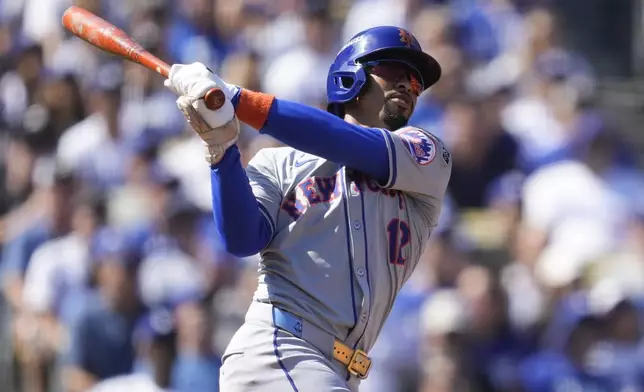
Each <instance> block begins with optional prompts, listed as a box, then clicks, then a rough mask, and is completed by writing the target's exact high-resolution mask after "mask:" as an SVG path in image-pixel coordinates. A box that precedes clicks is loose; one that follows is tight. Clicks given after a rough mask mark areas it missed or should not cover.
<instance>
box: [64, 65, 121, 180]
mask: <svg viewBox="0 0 644 392" xmlns="http://www.w3.org/2000/svg"><path fill="white" fill-rule="evenodd" d="M122 77H123V76H122V67H121V66H120V64H118V63H110V64H107V65H104V66H103V67H101V68H100V70H99V72H98V74H97V75H96V80H95V81H94V85H93V89H92V95H91V96H90V105H89V106H90V112H91V113H92V114H91V115H90V116H88V117H87V118H86V119H85V120H83V121H81V122H80V123H78V124H76V125H74V126H73V127H71V128H69V129H67V130H66V131H65V132H64V134H63V136H62V137H61V140H60V143H59V145H58V159H59V160H60V162H62V164H64V165H65V166H67V167H70V168H72V169H73V170H74V172H75V173H76V174H77V175H78V176H80V178H81V179H82V180H83V181H84V182H86V183H88V184H89V185H90V186H92V187H94V188H97V189H104V190H105V189H106V188H107V187H110V186H114V185H118V184H120V183H121V182H122V181H123V177H124V175H125V173H124V167H123V165H124V163H125V162H124V160H125V157H124V156H123V154H124V151H123V149H124V147H123V145H122V144H121V137H122V132H121V129H120V124H119V121H118V120H119V109H120V108H121V85H122V82H123V79H122Z"/></svg>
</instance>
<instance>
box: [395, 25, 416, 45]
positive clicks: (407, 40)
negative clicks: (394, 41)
mask: <svg viewBox="0 0 644 392" xmlns="http://www.w3.org/2000/svg"><path fill="white" fill-rule="evenodd" d="M398 34H400V42H402V43H404V44H405V45H407V47H409V48H411V45H412V44H413V43H414V37H412V35H411V34H409V31H407V30H405V29H398Z"/></svg>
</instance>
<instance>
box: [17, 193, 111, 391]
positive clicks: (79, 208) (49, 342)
mask: <svg viewBox="0 0 644 392" xmlns="http://www.w3.org/2000/svg"><path fill="white" fill-rule="evenodd" d="M80 196H83V195H80ZM78 199H79V200H76V201H75V202H74V208H73V212H72V223H71V229H72V230H71V232H70V233H69V234H67V235H65V236H63V237H60V238H56V239H52V240H49V241H47V242H45V243H43V244H42V245H41V246H39V247H38V249H36V251H35V252H34V254H33V256H32V257H31V260H30V262H29V265H28V267H27V270H26V272H25V279H24V288H23V297H22V302H23V309H22V311H21V313H20V314H19V315H18V317H17V319H16V323H17V329H16V332H17V335H16V338H17V340H16V343H17V344H18V345H19V346H18V350H19V352H20V354H21V358H20V359H21V366H22V368H21V371H22V372H21V373H22V374H23V385H24V388H25V389H29V390H34V391H35V390H40V391H45V390H47V383H46V381H47V378H46V377H45V378H43V374H46V373H45V371H46V370H48V368H49V366H51V365H52V363H53V361H54V360H55V358H56V356H57V354H58V353H59V352H60V351H61V349H62V347H63V345H64V341H65V328H67V327H69V325H70V324H71V322H73V317H74V314H73V313H74V312H77V311H78V309H75V308H76V307H77V306H78V305H79V303H78V300H77V299H76V298H72V296H75V295H78V293H79V292H80V291H81V290H82V289H83V288H85V287H86V285H87V284H88V283H89V278H90V265H89V245H90V241H91V238H92V236H93V234H94V230H95V228H96V227H97V226H98V225H100V224H102V222H103V219H104V215H105V211H104V205H102V203H101V202H100V201H99V200H95V199H92V198H88V197H84V198H80V197H78ZM70 304H73V305H70Z"/></svg>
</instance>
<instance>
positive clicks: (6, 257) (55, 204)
mask: <svg viewBox="0 0 644 392" xmlns="http://www.w3.org/2000/svg"><path fill="white" fill-rule="evenodd" d="M52 177H53V178H52V179H51V182H52V183H51V184H43V187H44V188H45V189H44V192H45V193H44V195H43V201H44V202H45V203H46V207H45V211H44V215H43V216H39V217H37V218H36V220H35V221H32V222H30V223H31V225H30V226H29V227H27V228H26V229H23V228H20V232H19V233H18V234H16V235H15V237H13V238H12V239H11V240H10V241H8V242H7V244H6V246H5V248H4V250H3V256H2V279H3V290H4V294H5V297H6V298H7V300H8V302H9V304H10V305H11V306H12V308H13V309H14V310H15V311H16V312H19V311H20V310H21V309H22V296H23V285H24V273H25V271H26V270H27V267H28V265H29V262H30V260H31V258H32V255H33V253H34V252H35V251H36V249H37V248H38V247H39V246H40V245H42V244H43V243H44V242H45V241H47V240H50V239H53V238H57V237H59V236H62V235H65V234H67V233H68V232H69V230H70V229H71V218H70V217H71V200H72V195H73V194H74V191H75V185H76V184H75V182H74V179H73V178H72V176H71V174H70V173H69V172H66V171H64V170H59V169H56V172H55V173H54V174H53V176H52ZM22 223H23V224H24V222H22ZM9 229H11V228H9ZM10 235H11V234H10Z"/></svg>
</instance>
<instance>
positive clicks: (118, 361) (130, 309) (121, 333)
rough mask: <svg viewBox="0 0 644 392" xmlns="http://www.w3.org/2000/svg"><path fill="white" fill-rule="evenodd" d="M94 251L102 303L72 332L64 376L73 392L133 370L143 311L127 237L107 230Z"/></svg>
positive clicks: (135, 263) (90, 309) (98, 301)
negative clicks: (137, 326)
mask: <svg viewBox="0 0 644 392" xmlns="http://www.w3.org/2000/svg"><path fill="white" fill-rule="evenodd" d="M93 249H94V250H93V254H92V256H93V260H94V261H95V262H96V269H97V270H96V278H97V298H96V303H95V304H94V306H88V307H86V308H84V309H83V311H82V313H81V314H80V315H79V316H78V318H77V320H76V323H75V325H74V326H73V327H72V330H71V340H70V346H69V349H68V352H67V353H66V361H65V365H66V368H65V373H64V384H65V388H66V389H67V390H69V391H84V390H86V389H89V388H91V387H92V386H93V385H94V384H95V383H97V382H98V381H101V380H105V379H107V378H110V377H114V376H118V375H124V374H128V373H130V372H132V370H133V368H134V362H135V353H134V348H133V347H132V335H133V331H134V327H135V324H136V320H137V319H138V318H139V317H140V315H141V314H142V311H143V307H142V305H141V303H140V301H139V298H138V295H137V292H138V290H137V284H136V278H135V277H136V270H137V268H138V260H136V257H135V256H133V255H132V254H131V250H129V249H128V246H127V244H126V242H125V240H124V238H123V237H122V235H121V234H120V233H118V232H116V231H114V230H112V229H108V228H105V229H102V230H101V231H100V232H99V233H98V234H97V236H96V239H95V243H94V244H93Z"/></svg>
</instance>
